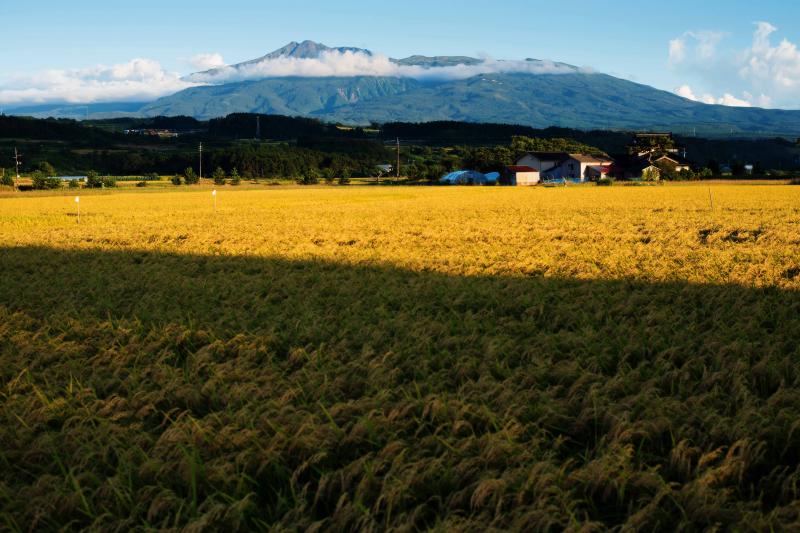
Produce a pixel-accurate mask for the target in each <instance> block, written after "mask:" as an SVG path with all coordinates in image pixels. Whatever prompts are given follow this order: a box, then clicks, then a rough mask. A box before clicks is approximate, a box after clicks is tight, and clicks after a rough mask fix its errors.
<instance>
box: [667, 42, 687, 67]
mask: <svg viewBox="0 0 800 533" xmlns="http://www.w3.org/2000/svg"><path fill="white" fill-rule="evenodd" d="M684 59H686V40H685V39H684V38H682V37H678V38H677V39H672V40H671V41H670V42H669V64H670V65H677V64H679V63H683V60H684Z"/></svg>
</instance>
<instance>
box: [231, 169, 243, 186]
mask: <svg viewBox="0 0 800 533" xmlns="http://www.w3.org/2000/svg"><path fill="white" fill-rule="evenodd" d="M240 183H242V178H241V177H240V176H239V171H238V170H237V169H236V167H233V170H231V185H239V184H240Z"/></svg>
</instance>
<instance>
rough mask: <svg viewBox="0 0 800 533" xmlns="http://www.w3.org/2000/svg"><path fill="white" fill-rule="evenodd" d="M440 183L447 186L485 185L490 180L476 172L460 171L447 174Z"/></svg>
mask: <svg viewBox="0 0 800 533" xmlns="http://www.w3.org/2000/svg"><path fill="white" fill-rule="evenodd" d="M439 182H440V183H444V184H447V185H485V184H486V183H489V180H487V179H486V176H485V175H484V174H481V173H480V172H477V171H475V170H458V171H456V172H451V173H450V174H447V175H446V176H444V177H443V178H442V179H440V180H439Z"/></svg>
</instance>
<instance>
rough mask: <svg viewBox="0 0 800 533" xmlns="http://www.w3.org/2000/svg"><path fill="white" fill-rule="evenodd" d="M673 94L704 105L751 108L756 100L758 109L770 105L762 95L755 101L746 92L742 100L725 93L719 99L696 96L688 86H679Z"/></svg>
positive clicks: (706, 95)
mask: <svg viewBox="0 0 800 533" xmlns="http://www.w3.org/2000/svg"><path fill="white" fill-rule="evenodd" d="M675 94H677V95H678V96H682V97H684V98H687V99H689V100H693V101H695V102H702V103H704V104H716V105H726V106H730V107H753V101H754V100H757V102H756V104H757V105H758V106H759V107H769V106H768V105H766V104H769V103H770V100H769V97H767V96H765V95H763V94H762V95H761V96H760V97H759V98H758V99H755V98H754V97H753V95H752V94H750V93H748V92H744V93H743V94H742V98H737V97H736V96H734V95H732V94H730V93H725V94H723V95H722V96H721V97H719V98H717V97H715V96H714V95H712V94H708V93H705V94H702V95H696V94H695V93H694V90H692V88H691V87H690V86H689V85H681V86H680V87H678V88H677V89H675Z"/></svg>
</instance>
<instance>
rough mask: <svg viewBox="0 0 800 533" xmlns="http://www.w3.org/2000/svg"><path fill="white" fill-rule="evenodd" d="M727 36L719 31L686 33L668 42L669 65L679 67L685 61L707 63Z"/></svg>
mask: <svg viewBox="0 0 800 533" xmlns="http://www.w3.org/2000/svg"><path fill="white" fill-rule="evenodd" d="M726 36H727V33H725V32H720V31H710V30H704V31H687V32H684V33H683V35H681V36H679V37H676V38H675V39H672V40H670V42H669V64H670V65H672V66H675V65H680V64H681V63H684V62H685V61H687V60H693V61H698V60H699V61H708V60H710V59H713V58H714V57H715V56H716V54H717V46H718V45H719V43H720V42H721V41H722V39H724V38H725V37H726Z"/></svg>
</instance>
